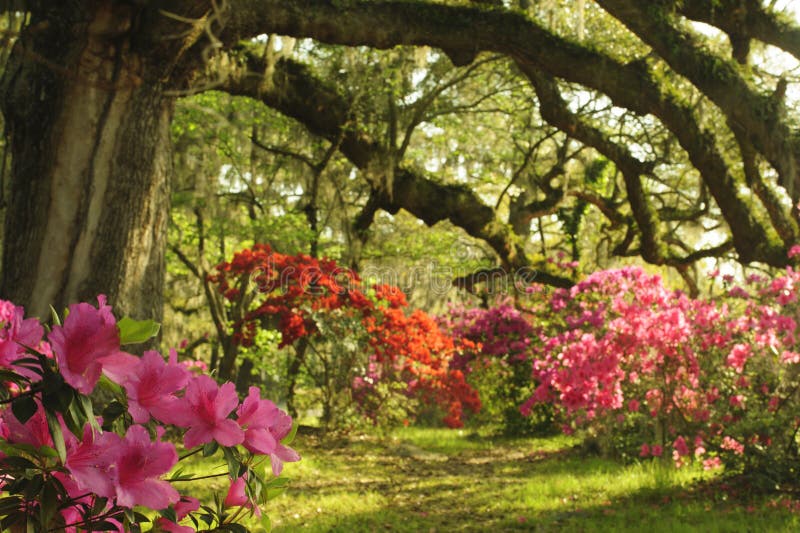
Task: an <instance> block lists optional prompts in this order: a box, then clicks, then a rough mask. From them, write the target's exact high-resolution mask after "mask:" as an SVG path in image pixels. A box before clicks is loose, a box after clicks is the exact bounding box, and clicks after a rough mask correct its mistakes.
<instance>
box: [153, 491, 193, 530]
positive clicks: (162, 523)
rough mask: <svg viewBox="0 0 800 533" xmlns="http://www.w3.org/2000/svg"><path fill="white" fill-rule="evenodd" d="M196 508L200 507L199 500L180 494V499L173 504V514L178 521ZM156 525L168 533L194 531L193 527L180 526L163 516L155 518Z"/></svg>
mask: <svg viewBox="0 0 800 533" xmlns="http://www.w3.org/2000/svg"><path fill="white" fill-rule="evenodd" d="M198 509H200V500H198V499H197V498H192V497H191V496H181V499H180V501H179V502H178V503H176V504H175V516H176V518H177V519H178V522H180V521H181V520H183V519H184V518H186V516H187V515H188V514H189V513H191V512H192V511H196V510H198ZM156 525H157V526H158V527H159V528H161V531H167V532H169V533H194V531H195V529H194V528H193V527H190V526H181V525H179V524H177V523H176V522H172V521H171V520H167V519H166V518H164V517H161V518H159V519H158V520H156Z"/></svg>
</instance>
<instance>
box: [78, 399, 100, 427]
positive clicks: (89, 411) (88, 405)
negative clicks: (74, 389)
mask: <svg viewBox="0 0 800 533" xmlns="http://www.w3.org/2000/svg"><path fill="white" fill-rule="evenodd" d="M77 398H78V401H79V402H80V405H81V407H82V408H83V412H84V414H85V415H86V418H87V420H89V424H90V425H91V426H92V429H93V430H94V431H97V432H99V431H100V424H98V423H97V417H95V416H94V408H93V407H92V400H91V399H90V398H89V397H88V396H84V395H83V394H79V395H78V396H77Z"/></svg>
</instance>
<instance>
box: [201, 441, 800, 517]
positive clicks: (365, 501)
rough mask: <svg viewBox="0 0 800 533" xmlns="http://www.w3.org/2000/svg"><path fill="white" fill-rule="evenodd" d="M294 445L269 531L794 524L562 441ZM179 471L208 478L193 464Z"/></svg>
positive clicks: (778, 513)
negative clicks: (286, 484)
mask: <svg viewBox="0 0 800 533" xmlns="http://www.w3.org/2000/svg"><path fill="white" fill-rule="evenodd" d="M294 444H295V445H296V447H297V449H298V450H299V451H300V453H301V454H302V456H303V460H302V461H301V462H300V463H295V464H289V465H286V469H285V475H286V476H287V477H289V478H291V483H290V488H289V490H288V491H287V492H286V493H285V494H283V495H281V496H279V497H278V498H277V499H275V500H273V501H272V502H271V504H270V506H269V507H268V508H267V509H265V511H266V513H267V514H268V515H269V516H270V517H271V519H272V524H273V528H274V531H279V532H280V531H285V532H289V531H320V532H322V531H340V532H356V531H364V532H367V531H369V532H371V531H426V532H430V531H438V532H450V531H546V532H549V531H553V532H555V531H615V532H617V531H643V530H647V531H648V533H651V532H660V531H676V532H677V531H680V532H684V531H703V532H714V531H731V532H734V531H736V532H738V531H798V530H800V514H798V512H797V509H798V505H797V504H796V502H794V501H793V500H792V499H790V498H789V497H788V496H786V495H776V494H772V495H763V494H761V495H755V494H750V493H749V492H748V491H747V490H746V489H743V488H742V487H741V486H736V485H734V484H730V483H726V482H724V481H722V480H720V479H719V478H716V477H715V476H714V475H713V474H710V473H708V472H703V471H702V470H701V469H696V468H684V469H681V470H674V469H673V468H671V467H670V466H669V465H664V464H662V463H660V462H652V461H647V462H643V463H635V464H629V465H623V464H620V463H618V462H615V461H612V460H607V459H602V458H598V457H592V456H586V455H584V454H581V453H580V452H578V451H576V448H575V447H574V445H575V441H573V440H571V439H569V438H567V437H552V438H526V439H500V438H493V437H490V436H485V435H480V434H475V433H471V432H469V431H466V430H446V429H419V428H404V429H402V430H399V431H397V432H395V433H394V434H392V435H390V436H386V437H374V436H367V435H361V436H352V437H348V438H340V439H335V438H328V439H320V438H318V437H312V436H308V435H300V436H298V438H297V439H296V441H295V443H294ZM206 461H207V460H206ZM189 466H190V467H191V468H192V469H194V470H195V471H196V472H208V473H213V472H212V471H211V470H209V469H208V467H207V466H206V465H205V463H202V462H200V460H199V459H198V460H196V461H195V462H194V463H191V464H190V465H189ZM204 469H205V470H204ZM187 488H188V487H187ZM225 490H227V482H226V481H225V478H211V479H207V480H203V481H198V482H195V483H194V485H193V486H191V491H192V492H193V493H195V495H197V496H206V497H207V496H210V495H211V493H212V492H215V491H216V492H218V493H219V492H221V497H224V494H225ZM259 524H260V521H259V520H256V519H253V521H252V523H251V524H250V527H251V528H252V530H253V531H257V530H258V527H259ZM643 528H644V529H643Z"/></svg>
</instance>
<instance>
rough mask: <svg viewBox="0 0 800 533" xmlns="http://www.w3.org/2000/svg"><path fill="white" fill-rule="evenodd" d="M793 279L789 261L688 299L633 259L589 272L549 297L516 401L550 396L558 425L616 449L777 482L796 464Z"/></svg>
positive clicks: (799, 361) (799, 353)
mask: <svg viewBox="0 0 800 533" xmlns="http://www.w3.org/2000/svg"><path fill="white" fill-rule="evenodd" d="M732 281H733V280H732V278H730V277H729V278H726V283H731V282H732ZM798 286H800V273H798V272H796V271H794V270H793V269H792V268H788V269H787V270H786V272H785V274H784V275H782V276H778V277H776V278H774V279H772V280H768V279H765V278H759V277H751V278H750V279H749V280H748V285H747V287H738V286H735V287H729V289H730V290H729V291H728V294H727V295H726V296H725V297H723V298H719V299H715V300H695V299H690V298H688V297H687V296H686V295H684V294H683V293H681V292H677V291H670V290H668V289H666V288H665V287H664V286H663V285H662V283H661V280H660V278H658V277H657V276H650V275H647V274H645V273H644V272H643V271H642V270H640V269H635V268H626V269H622V270H612V271H602V272H597V273H595V274H593V275H591V276H589V277H588V278H587V279H586V280H584V281H582V282H581V283H579V284H578V285H576V286H575V287H573V288H572V289H570V290H559V291H556V292H555V293H554V295H553V296H552V297H551V298H550V300H549V311H548V312H549V318H550V321H551V322H550V323H549V324H548V325H547V327H545V328H543V329H542V330H541V331H540V335H539V339H538V341H539V342H537V343H536V346H535V348H534V353H535V357H534V364H533V367H534V368H533V378H534V380H535V381H536V382H537V383H538V387H537V388H536V390H535V392H534V394H533V395H532V397H531V398H530V399H529V401H528V402H526V403H525V404H524V405H523V406H522V408H521V409H522V411H523V412H525V411H528V410H529V409H530V408H531V407H532V406H533V405H535V404H537V403H540V402H547V403H552V404H554V405H555V406H556V407H557V409H558V410H559V411H560V413H561V414H562V415H563V417H564V419H565V420H566V425H565V430H567V431H573V430H575V429H578V428H582V429H587V430H589V432H590V433H592V434H594V435H595V436H597V437H600V438H601V439H602V441H603V442H604V443H605V445H606V446H608V447H610V449H612V450H614V451H617V452H621V453H627V454H634V453H638V455H641V456H644V457H648V456H660V455H662V454H668V455H670V456H671V457H672V458H673V460H674V461H675V463H676V464H677V465H678V466H680V465H681V464H684V463H685V462H687V461H690V460H692V459H697V460H700V461H702V462H703V464H704V466H705V467H706V468H715V467H717V466H721V465H722V464H724V465H726V467H727V468H729V469H731V470H734V471H747V472H749V473H755V474H757V475H759V476H763V477H764V479H765V480H767V481H768V482H769V483H771V484H775V483H780V482H783V481H785V480H786V479H787V478H789V477H792V476H793V475H794V472H795V469H796V468H797V466H798V440H797V434H798V429H799V428H800V418H798V415H797V413H798V407H800V395H799V394H798V391H799V390H800V380H798V369H800V346H798V339H797V335H796V333H797V323H796V317H797V316H798V301H797V287H798ZM634 450H637V451H634Z"/></svg>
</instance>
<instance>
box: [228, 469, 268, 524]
mask: <svg viewBox="0 0 800 533" xmlns="http://www.w3.org/2000/svg"><path fill="white" fill-rule="evenodd" d="M246 487H247V483H246V481H245V478H244V476H241V477H239V478H238V479H235V480H232V481H231V486H230V488H229V489H228V494H227V495H226V496H225V506H226V507H247V508H248V509H253V511H254V512H255V514H256V515H257V516H261V509H259V507H258V505H256V504H255V502H254V501H253V500H251V499H250V498H248V496H247V490H246Z"/></svg>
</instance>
